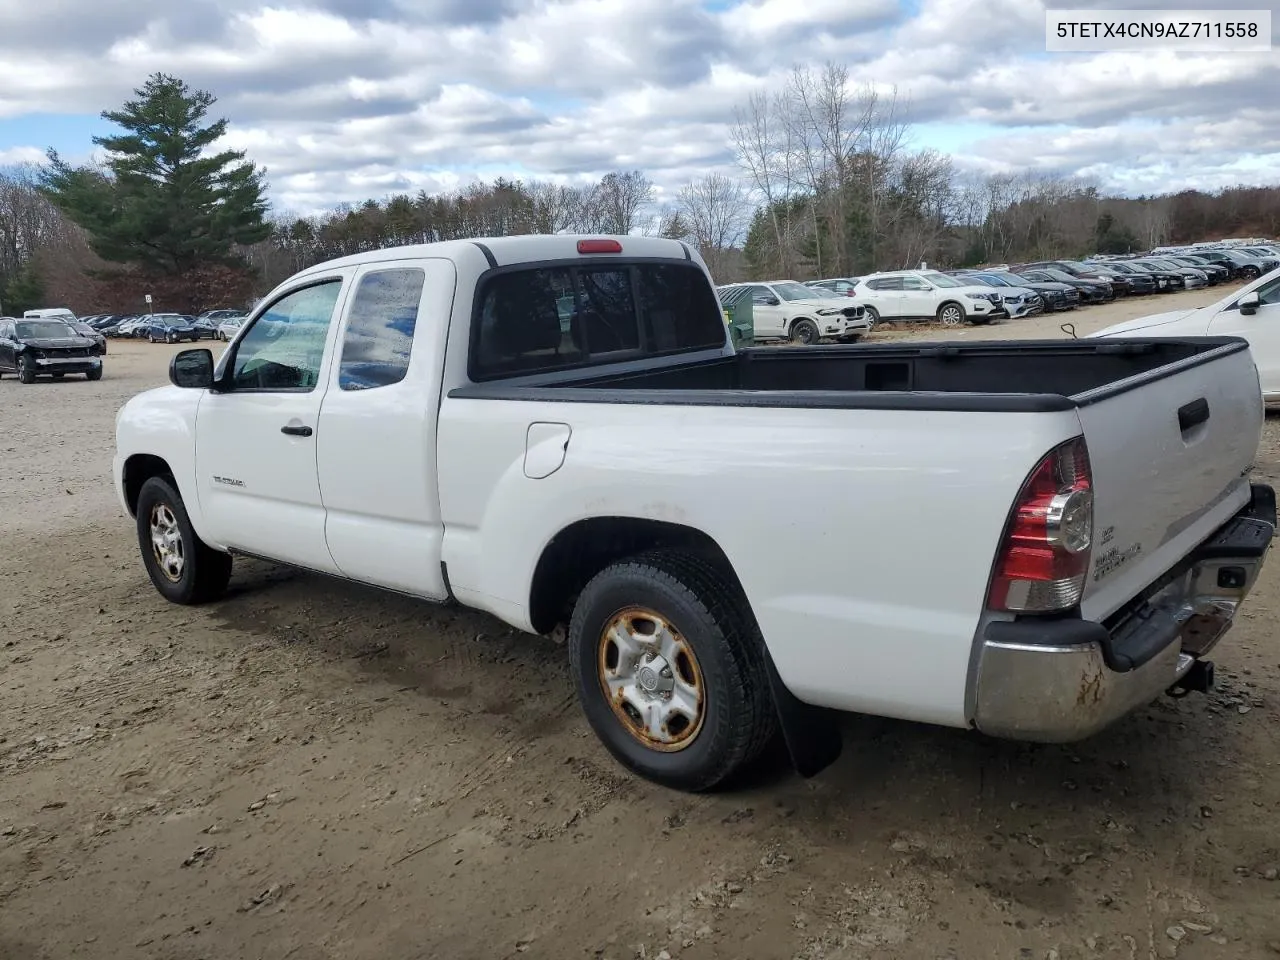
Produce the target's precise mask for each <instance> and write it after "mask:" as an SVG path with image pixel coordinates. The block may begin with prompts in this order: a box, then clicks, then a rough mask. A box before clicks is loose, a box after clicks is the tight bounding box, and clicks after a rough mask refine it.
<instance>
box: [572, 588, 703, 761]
mask: <svg viewBox="0 0 1280 960" xmlns="http://www.w3.org/2000/svg"><path fill="white" fill-rule="evenodd" d="M596 674H597V677H598V678H599V681H600V689H601V691H603V693H604V695H605V698H606V699H607V700H608V701H609V707H610V708H611V709H612V710H613V713H614V716H615V717H616V718H617V719H618V722H619V723H621V724H622V727H623V729H624V730H626V731H627V733H629V734H630V735H631V736H632V737H633V738H634V739H635V740H636V741H638V742H639V743H641V744H642V745H644V746H646V747H648V748H649V749H650V750H658V751H661V752H663V753H674V752H676V751H678V750H684V749H685V748H687V747H689V746H690V745H691V744H692V743H693V742H694V741H695V740H696V739H697V736H698V733H699V731H701V729H702V723H703V720H704V719H705V717H706V699H707V698H706V686H705V684H704V682H703V677H702V669H701V667H700V666H699V665H698V658H697V656H696V655H695V654H694V652H693V648H692V647H691V646H690V645H689V642H688V641H687V640H686V639H685V638H684V636H683V635H682V634H681V633H680V632H679V631H678V630H677V629H676V628H675V627H674V626H673V625H672V624H671V622H670V621H668V620H667V619H666V618H665V617H663V616H661V615H659V614H658V613H656V612H655V611H653V610H650V609H648V608H647V607H628V608H626V609H625V610H620V611H619V612H618V613H616V614H614V615H613V617H612V618H610V620H609V622H608V623H607V624H606V625H605V628H604V629H603V630H602V631H601V632H600V639H599V642H598V644H597V646H596Z"/></svg>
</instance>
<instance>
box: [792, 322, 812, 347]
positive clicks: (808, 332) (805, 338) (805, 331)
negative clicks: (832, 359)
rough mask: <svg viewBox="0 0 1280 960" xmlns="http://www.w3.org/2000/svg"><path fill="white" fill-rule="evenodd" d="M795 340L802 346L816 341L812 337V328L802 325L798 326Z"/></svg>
mask: <svg viewBox="0 0 1280 960" xmlns="http://www.w3.org/2000/svg"><path fill="white" fill-rule="evenodd" d="M796 339H797V340H799V341H800V342H801V343H803V344H810V343H813V341H814V340H816V339H817V337H816V336H815V335H814V333H813V328H812V327H810V326H809V325H808V324H804V323H802V324H800V329H799V332H798V336H797V337H796Z"/></svg>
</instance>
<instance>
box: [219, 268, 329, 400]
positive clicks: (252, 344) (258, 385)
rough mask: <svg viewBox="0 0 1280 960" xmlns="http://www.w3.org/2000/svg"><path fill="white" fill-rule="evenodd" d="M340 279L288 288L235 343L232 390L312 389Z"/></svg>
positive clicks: (317, 379)
mask: <svg viewBox="0 0 1280 960" xmlns="http://www.w3.org/2000/svg"><path fill="white" fill-rule="evenodd" d="M341 290H342V281H341V280H338V279H335V280H325V281H323V282H321V283H317V284H313V285H312V286H309V287H303V288H302V289H301V290H295V291H293V292H292V293H287V294H285V295H284V296H283V297H281V298H280V299H279V300H277V301H276V302H275V303H273V304H272V305H271V306H270V307H268V308H267V310H266V311H265V312H264V313H263V314H261V315H260V316H259V317H258V319H257V320H255V321H254V323H253V326H252V327H250V328H249V330H248V331H247V332H246V333H245V335H244V336H243V337H242V338H241V339H240V341H239V342H238V343H237V344H236V347H235V349H236V354H235V357H234V358H233V362H232V367H231V376H230V381H231V388H232V389H233V390H291V391H303V392H306V391H310V390H314V389H315V386H316V383H317V382H318V381H319V379H320V367H321V365H322V363H323V361H324V344H325V339H326V338H327V337H328V335H329V324H330V323H331V322H332V321H333V308H334V306H335V305H336V304H337V302H338V294H339V293H340V292H341Z"/></svg>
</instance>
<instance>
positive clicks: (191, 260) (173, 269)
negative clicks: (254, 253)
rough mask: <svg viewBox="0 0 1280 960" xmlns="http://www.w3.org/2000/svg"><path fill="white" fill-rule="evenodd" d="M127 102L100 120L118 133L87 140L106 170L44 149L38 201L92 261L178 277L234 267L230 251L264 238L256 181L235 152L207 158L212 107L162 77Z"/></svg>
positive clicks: (201, 94)
mask: <svg viewBox="0 0 1280 960" xmlns="http://www.w3.org/2000/svg"><path fill="white" fill-rule="evenodd" d="M134 93H135V94H136V96H137V99H135V100H129V101H127V102H126V103H125V104H124V106H123V107H122V108H121V109H120V110H114V111H106V112H104V113H103V114H102V117H103V119H105V120H109V121H111V122H112V123H114V124H116V125H117V126H119V127H121V128H123V131H124V132H123V133H120V134H117V135H115V136H107V137H94V138H93V142H94V143H95V144H96V145H98V146H99V147H102V148H103V149H104V150H106V152H107V160H106V164H105V169H95V168H92V167H71V166H69V165H68V164H67V163H66V162H65V161H63V160H62V158H61V157H59V156H58V154H57V152H56V151H53V150H50V151H49V165H48V166H47V167H46V168H45V169H44V171H43V174H42V183H41V185H42V187H43V189H44V191H45V193H46V195H47V196H48V197H49V198H50V199H51V200H52V201H53V203H54V204H56V205H57V206H58V207H59V208H60V209H61V210H62V211H63V212H64V213H66V215H67V216H68V217H69V218H70V219H71V220H73V221H74V222H75V223H77V224H78V225H80V226H81V227H82V228H84V230H85V231H86V232H87V233H88V234H89V241H90V245H91V246H92V248H93V250H94V252H95V253H97V254H98V255H99V256H100V257H102V258H103V259H104V260H109V261H112V262H115V263H132V264H138V265H141V266H143V267H144V268H149V269H151V270H154V271H157V272H160V273H166V274H176V275H182V274H186V273H188V272H189V271H191V270H192V269H195V268H199V267H202V266H205V265H208V264H210V263H233V262H234V261H235V258H234V248H235V247H236V246H238V245H248V244H253V243H257V242H259V241H260V240H264V239H266V238H267V236H268V235H269V234H270V232H271V227H270V224H269V223H267V221H266V219H265V215H266V212H267V204H266V200H265V198H264V196H263V191H264V189H265V180H264V176H263V174H262V173H261V172H260V171H258V170H257V169H256V168H255V167H254V166H253V164H252V163H249V162H247V161H246V160H245V154H244V152H243V151H235V150H223V151H220V152H217V153H211V152H209V148H210V147H211V146H212V145H213V144H214V143H216V142H217V141H218V140H219V139H220V138H221V137H222V136H223V134H224V133H225V132H226V130H227V121H226V120H225V119H221V120H215V121H213V122H206V117H207V115H208V112H209V108H210V107H211V106H213V104H214V103H216V102H217V100H216V98H215V97H214V96H213V95H212V94H211V93H208V92H206V91H204V90H192V89H191V88H189V87H188V86H187V85H186V83H184V82H183V81H182V80H179V79H178V78H177V77H171V76H168V75H166V74H163V73H156V74H153V75H152V76H151V77H150V78H149V79H148V80H147V82H146V83H145V84H144V85H143V86H142V87H140V88H138V89H137V90H135V91H134Z"/></svg>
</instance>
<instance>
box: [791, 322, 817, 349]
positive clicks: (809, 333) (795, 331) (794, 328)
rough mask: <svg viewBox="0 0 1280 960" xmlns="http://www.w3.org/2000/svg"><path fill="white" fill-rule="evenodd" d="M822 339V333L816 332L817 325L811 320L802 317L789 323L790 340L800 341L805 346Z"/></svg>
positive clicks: (793, 341)
mask: <svg viewBox="0 0 1280 960" xmlns="http://www.w3.org/2000/svg"><path fill="white" fill-rule="evenodd" d="M821 339H822V335H821V334H820V333H819V332H818V325H817V324H816V323H814V322H813V321H812V320H809V319H806V318H804V317H802V318H801V319H799V320H797V321H796V322H795V323H793V324H792V325H791V342H792V343H802V344H805V345H806V346H808V345H810V344H814V343H817V342H818V341H819V340H821Z"/></svg>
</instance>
